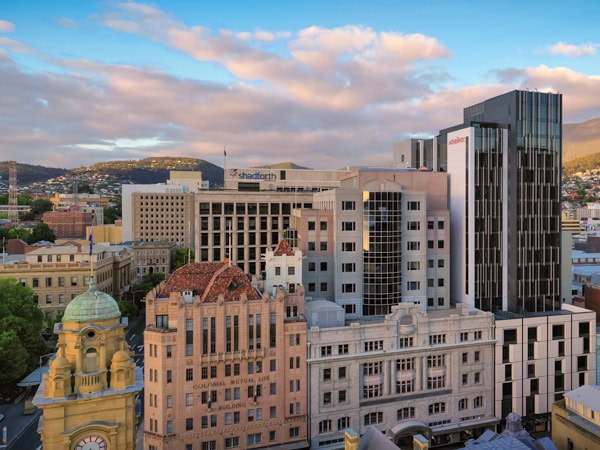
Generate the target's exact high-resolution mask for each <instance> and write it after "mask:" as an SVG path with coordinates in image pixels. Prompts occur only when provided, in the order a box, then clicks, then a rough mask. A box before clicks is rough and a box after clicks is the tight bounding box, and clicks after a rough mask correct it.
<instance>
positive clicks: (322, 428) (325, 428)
mask: <svg viewBox="0 0 600 450" xmlns="http://www.w3.org/2000/svg"><path fill="white" fill-rule="evenodd" d="M330 431H331V420H329V419H328V420H322V421H321V422H319V434H323V433H329V432H330Z"/></svg>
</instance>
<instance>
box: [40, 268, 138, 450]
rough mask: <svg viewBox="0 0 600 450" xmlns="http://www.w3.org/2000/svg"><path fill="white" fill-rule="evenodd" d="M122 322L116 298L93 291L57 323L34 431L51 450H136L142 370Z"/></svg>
mask: <svg viewBox="0 0 600 450" xmlns="http://www.w3.org/2000/svg"><path fill="white" fill-rule="evenodd" d="M126 325H127V322H126V321H123V320H121V313H120V312H119V307H118V305H117V303H116V302H115V300H114V299H113V298H112V297H110V296H109V295H108V294H105V293H104V292H100V291H97V290H96V287H95V283H94V281H93V279H92V280H91V281H90V285H89V290H88V291H87V292H85V293H83V294H80V295H78V296H77V297H76V298H75V299H73V301H72V302H71V303H70V304H69V306H68V307H67V309H66V310H65V314H64V316H63V319H62V322H60V323H58V324H56V327H55V333H56V334H57V335H58V353H57V355H56V358H55V359H54V360H52V361H51V362H50V364H49V365H50V367H49V371H48V373H47V374H44V377H43V379H42V382H41V384H40V386H39V388H38V391H37V393H36V395H35V398H34V401H33V402H34V404H35V405H36V406H37V407H38V408H40V409H41V410H42V419H41V420H40V425H39V427H38V431H39V433H40V435H41V440H42V445H43V447H44V448H48V449H52V450H88V449H99V450H100V449H102V450H113V449H124V450H135V448H136V440H137V417H136V405H137V395H138V394H139V393H140V391H141V390H142V389H143V387H144V385H143V376H142V370H141V368H137V367H136V365H135V362H134V361H133V360H132V359H131V353H130V351H129V348H128V345H127V341H126V339H125V327H126Z"/></svg>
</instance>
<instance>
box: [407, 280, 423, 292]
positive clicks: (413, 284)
mask: <svg viewBox="0 0 600 450" xmlns="http://www.w3.org/2000/svg"><path fill="white" fill-rule="evenodd" d="M406 289H407V290H409V291H418V290H419V289H421V282H420V281H408V282H407V283H406Z"/></svg>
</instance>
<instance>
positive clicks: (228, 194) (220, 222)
mask: <svg viewBox="0 0 600 450" xmlns="http://www.w3.org/2000/svg"><path fill="white" fill-rule="evenodd" d="M312 198H313V194H312V192H277V191H275V192H273V191H270V192H269V191H258V192H255V191H235V190H215V191H204V192H201V193H197V194H195V202H196V205H195V210H196V218H195V229H194V231H195V236H196V242H195V243H196V247H195V257H196V261H197V262H213V261H214V262H218V261H225V260H228V261H230V262H231V263H232V264H234V265H236V266H238V267H239V268H240V269H242V271H243V272H245V273H247V274H249V275H256V276H261V277H264V272H265V267H266V266H265V262H264V261H261V258H262V256H263V255H264V254H266V252H267V251H268V250H273V249H274V248H275V247H276V246H277V244H278V243H279V241H280V240H281V239H282V237H283V232H284V230H286V229H287V228H289V226H290V218H291V215H292V210H293V209H294V208H311V207H312Z"/></svg>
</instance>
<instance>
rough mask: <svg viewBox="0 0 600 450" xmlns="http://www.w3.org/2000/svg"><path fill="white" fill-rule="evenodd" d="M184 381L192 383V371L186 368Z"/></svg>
mask: <svg viewBox="0 0 600 450" xmlns="http://www.w3.org/2000/svg"><path fill="white" fill-rule="evenodd" d="M185 381H194V369H193V368H189V367H188V368H187V369H185Z"/></svg>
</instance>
